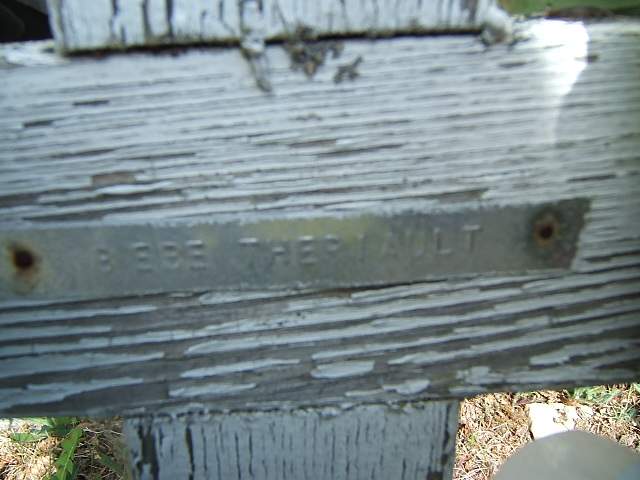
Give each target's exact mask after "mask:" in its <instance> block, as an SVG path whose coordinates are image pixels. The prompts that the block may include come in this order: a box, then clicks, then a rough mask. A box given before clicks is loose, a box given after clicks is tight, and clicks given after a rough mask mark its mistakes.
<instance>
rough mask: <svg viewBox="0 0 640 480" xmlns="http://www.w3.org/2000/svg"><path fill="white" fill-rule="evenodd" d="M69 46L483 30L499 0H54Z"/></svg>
mask: <svg viewBox="0 0 640 480" xmlns="http://www.w3.org/2000/svg"><path fill="white" fill-rule="evenodd" d="M48 5H49V12H50V15H51V16H52V19H53V21H52V28H53V31H54V35H55V37H56V40H57V46H58V48H60V49H61V50H64V51H78V50H91V49H112V48H116V49H119V48H127V47H132V46H143V45H147V46H154V45H163V44H165V45H167V44H168V45H172V44H173V45H175V44H185V43H186V44H194V43H202V42H217V43H229V42H237V41H238V40H240V38H241V37H243V35H245V34H246V33H247V29H250V30H251V31H252V32H253V33H257V34H258V35H260V36H261V37H262V38H264V39H266V40H271V39H281V38H283V37H287V36H289V35H290V34H291V33H292V32H293V31H294V30H295V29H296V28H297V27H299V26H304V27H305V28H310V29H312V30H313V31H314V32H315V33H316V34H318V35H323V36H327V35H328V36H336V35H339V36H345V35H362V34H367V35H369V36H389V35H395V34H399V33H411V34H415V33H425V32H434V31H469V30H476V31H477V30H478V29H480V27H481V26H482V24H483V22H484V20H485V18H487V15H489V12H490V10H491V9H493V8H495V2H494V0H430V1H422V0H400V1H394V2H387V1H382V0H364V1H362V0H313V1H300V0H215V1H214V0H136V1H130V0H92V2H91V8H90V9H88V8H87V7H86V2H85V1H84V0H49V3H48Z"/></svg>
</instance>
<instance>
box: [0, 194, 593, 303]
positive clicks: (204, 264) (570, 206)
mask: <svg viewBox="0 0 640 480" xmlns="http://www.w3.org/2000/svg"><path fill="white" fill-rule="evenodd" d="M589 208H590V203H589V201H588V200H584V199H575V200H564V201H561V202H556V203H543V204H536V205H518V206H512V207H505V206H500V207H492V208H485V209H464V208H461V209H460V210H455V209H452V210H448V211H438V212H435V213H430V212H416V211H409V212H404V213H403V212H400V213H384V212H381V213H363V214H353V215H341V216H337V217H335V218H333V217H322V218H318V219H308V218H288V217H286V216H285V217H283V218H268V219H264V220H255V221H253V222H251V221H248V220H246V219H243V220H242V221H241V220H238V221H236V222H234V221H229V220H225V221H224V222H220V223H216V222H215V221H203V222H193V221H189V222H186V221H185V222H180V221H177V220H176V221H174V222H173V223H169V222H168V223H164V224H158V225H153V224H142V225H135V224H127V225H97V226H96V225H95V224H92V225H90V226H89V225H87V226H83V225H78V224H77V223H76V224H73V225H71V224H70V225H69V226H64V225H63V226H60V227H55V228H43V227H29V228H24V229H22V230H18V231H6V230H5V231H3V230H2V229H1V228H0V243H2V244H5V245H10V244H12V242H13V243H15V242H16V241H20V242H22V243H26V244H29V245H33V247H34V248H35V249H36V250H37V251H38V255H39V258H41V261H42V263H43V265H47V269H48V271H51V272H54V273H55V276H56V277H57V278H59V279H61V280H63V281H60V282H55V283H54V282H52V283H51V284H50V285H46V286H45V285H44V284H42V285H39V287H38V290H37V292H32V291H29V293H22V295H26V294H28V295H45V296H46V295H54V296H64V295H69V296H79V297H92V296H96V295H97V296H100V297H104V295H109V294H113V295H139V294H146V293H153V294H158V293H159V292H169V293H170V292H175V291H181V292H185V291H215V290H243V289H261V290H262V289H268V290H272V289H281V288H284V289H286V288H301V287H304V288H331V289H335V288H343V287H350V288H351V287H356V286H357V287H366V286H368V285H391V284H398V283H403V284H405V283H408V282H420V281H424V280H427V279H432V278H433V279H438V278H449V277H452V276H456V275H465V276H468V275H473V274H487V273H488V274H492V275H494V274H508V273H517V274H521V273H523V272H524V273H526V272H531V271H534V270H537V269H549V268H553V269H557V268H569V267H570V266H571V261H572V258H573V255H574V254H575V252H576V248H575V245H576V242H577V239H578V236H579V233H580V231H581V228H582V224H583V218H584V215H585V213H586V212H587V211H588V210H589ZM549 219H551V220H549ZM540 225H543V226H544V229H543V228H542V227H541V226H540ZM548 225H551V227H549V226H548ZM86 228H91V229H92V235H85V234H84V233H85V232H84V229H86ZM43 231H44V233H45V234H43ZM548 231H550V232H551V233H548ZM555 232H561V233H560V234H557V233H556V234H554V233H555ZM542 236H544V239H543V240H544V241H542V240H540V238H541V237H542ZM41 238H46V241H44V240H40V239H41ZM93 239H100V240H99V242H97V243H94V242H95V240H93ZM71 244H73V245H75V246H76V248H75V249H74V251H75V252H81V253H79V254H78V253H77V254H75V255H74V256H69V255H68V253H67V252H66V250H64V248H63V247H64V246H65V245H71ZM0 260H1V259H0ZM58 285H66V286H67V287H63V286H58ZM65 288H69V289H70V290H69V291H67V290H64V289H65ZM5 290H6V291H7V292H8V293H2V292H0V296H1V295H5V297H6V296H7V295H9V296H11V295H20V293H15V292H16V290H15V289H13V290H11V289H5ZM12 292H13V293H12Z"/></svg>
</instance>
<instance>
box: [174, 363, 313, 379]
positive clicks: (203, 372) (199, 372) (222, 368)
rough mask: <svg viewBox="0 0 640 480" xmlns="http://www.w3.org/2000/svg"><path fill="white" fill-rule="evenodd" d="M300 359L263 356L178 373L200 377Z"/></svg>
mask: <svg viewBox="0 0 640 480" xmlns="http://www.w3.org/2000/svg"><path fill="white" fill-rule="evenodd" d="M299 363H300V360H296V359H293V360H290V359H278V358H264V359H260V360H255V361H251V362H239V363H231V364H227V365H216V366H211V367H202V368H194V369H193V370H187V371H185V372H184V373H182V374H181V375H180V377H181V378H200V377H213V376H216V375H226V374H230V373H237V372H247V371H256V370H260V369H263V368H270V367H283V366H289V365H298V364H299Z"/></svg>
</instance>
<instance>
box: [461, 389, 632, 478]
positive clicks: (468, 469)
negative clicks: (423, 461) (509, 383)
mask: <svg viewBox="0 0 640 480" xmlns="http://www.w3.org/2000/svg"><path fill="white" fill-rule="evenodd" d="M530 403H561V404H565V405H570V406H577V407H581V408H578V409H577V413H578V416H579V418H578V419H577V420H576V422H575V423H576V425H575V427H576V429H579V430H584V431H587V432H591V433H595V434H598V435H602V436H604V437H607V438H610V439H612V440H615V441H616V442H618V443H620V444H622V445H624V446H626V447H628V448H630V449H632V450H635V451H636V452H639V453H640V426H639V422H640V385H638V384H631V385H615V386H611V387H602V386H601V387H590V388H585V389H578V390H576V391H575V392H573V393H569V392H556V391H551V390H542V391H538V392H529V393H524V394H505V393H497V394H489V395H481V396H478V397H475V398H471V399H468V400H466V401H464V402H463V403H462V404H461V406H460V420H459V427H458V435H457V438H456V464H455V468H454V474H453V478H454V479H456V480H486V479H489V478H491V477H492V476H493V475H494V474H495V473H496V472H497V471H498V469H499V468H500V466H501V465H502V464H503V463H504V461H505V460H506V459H507V458H508V457H509V456H510V455H511V454H513V453H515V452H516V451H517V450H518V449H519V448H521V447H522V446H524V445H525V444H526V443H528V442H531V441H532V440H533V438H532V435H531V432H530V430H529V416H528V415H527V411H526V405H527V404H530Z"/></svg>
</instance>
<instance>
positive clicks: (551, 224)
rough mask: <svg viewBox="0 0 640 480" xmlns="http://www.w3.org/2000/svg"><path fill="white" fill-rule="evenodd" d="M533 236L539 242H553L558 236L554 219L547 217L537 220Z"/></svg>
mask: <svg viewBox="0 0 640 480" xmlns="http://www.w3.org/2000/svg"><path fill="white" fill-rule="evenodd" d="M534 236H535V239H536V241H537V242H538V243H541V244H547V243H551V242H553V241H554V240H555V239H556V237H557V236H558V225H557V223H556V221H555V219H554V218H548V217H547V218H545V219H543V220H541V221H540V222H538V223H537V224H536V226H535V228H534Z"/></svg>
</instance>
